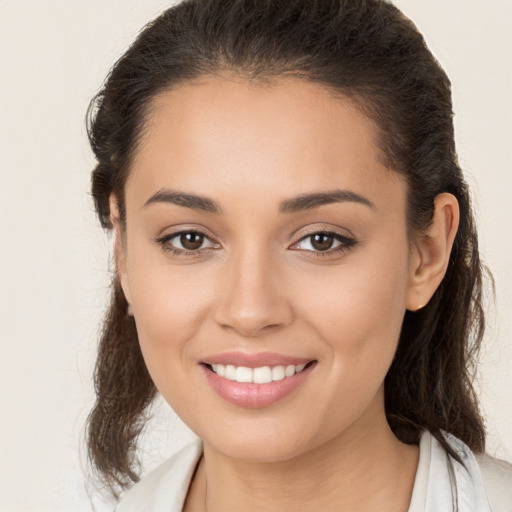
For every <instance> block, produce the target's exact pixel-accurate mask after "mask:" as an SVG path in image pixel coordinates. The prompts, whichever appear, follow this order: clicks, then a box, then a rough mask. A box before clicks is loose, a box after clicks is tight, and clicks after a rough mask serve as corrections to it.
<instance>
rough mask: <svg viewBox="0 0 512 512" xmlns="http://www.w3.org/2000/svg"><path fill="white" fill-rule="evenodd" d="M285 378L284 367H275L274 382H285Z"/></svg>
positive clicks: (273, 370) (273, 369)
mask: <svg viewBox="0 0 512 512" xmlns="http://www.w3.org/2000/svg"><path fill="white" fill-rule="evenodd" d="M294 370H295V368H294ZM293 373H295V371H294V372H293ZM284 376H285V372H284V366H274V368H272V380H283V379H284Z"/></svg>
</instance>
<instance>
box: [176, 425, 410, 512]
mask: <svg viewBox="0 0 512 512" xmlns="http://www.w3.org/2000/svg"><path fill="white" fill-rule="evenodd" d="M418 454H419V451H418V448H417V447H411V446H408V445H405V444H403V443H401V442H400V441H398V440H397V439H396V437H395V436H394V435H393V433H392V432H391V429H390V428H389V425H388V424H387V421H386V419H385V417H384V415H382V417H379V418H378V419H377V418H374V421H371V422H368V424H367V425H366V426H365V428H361V425H359V424H358V425H357V426H354V428H351V429H349V430H348V431H346V432H343V434H341V435H339V436H337V437H336V438H334V439H332V440H330V441H329V442H328V443H325V444H323V445H322V446H319V447H316V448H314V449H312V450H310V451H308V452H307V453H303V454H301V455H300V456H299V457H295V458H293V459H291V460H286V461H279V462H272V463H261V462H251V461H243V460H238V459H233V458H230V457H225V456H224V455H222V454H220V453H218V452H216V451H215V450H213V449H212V448H211V447H210V446H208V444H206V443H205V446H204V458H203V459H202V460H201V463H200V465H199V467H198V471H197V474H196V478H195V479H194V482H193V484H192V486H191V489H190V493H189V499H188V500H187V504H186V507H185V509H184V510H185V511H193V512H198V511H203V512H220V511H226V510H244V512H253V511H258V512H263V511H269V512H270V511H275V510H301V512H317V511H318V510H322V511H323V512H330V511H332V512H334V511H336V512H341V511H353V510H357V511H359V512H366V511H368V512H370V511H371V512H374V511H375V510H379V511H381V512H385V511H386V510H390V511H391V510H392V511H394V512H399V511H402V512H406V511H407V510H408V508H409V503H410V498H411V494H412V488H413V484H414V477H415V474H416V468H417V463H418Z"/></svg>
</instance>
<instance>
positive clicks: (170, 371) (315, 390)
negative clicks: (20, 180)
mask: <svg viewBox="0 0 512 512" xmlns="http://www.w3.org/2000/svg"><path fill="white" fill-rule="evenodd" d="M91 105H92V108H91V116H90V126H89V133H90V139H91V144H92V147H93V150H94V152H95V154H96V157H97V160H98V164H97V167H96V169H95V170H94V172H93V195H94V198H95V201H96V207H97V211H98V214H99V217H100V220H101V222H102V224H103V226H104V227H105V228H107V229H111V230H113V232H114V235H115V261H116V269H117V273H116V279H115V281H114V283H113V300H112V305H111V308H110V311H109V314H108V316H107V318H106V322H105V329H104V333H103V336H102V340H101V344H100V350H99V355H98V361H97V367H96V376H95V377H96V387H97V403H96V405H95V408H94V410H93V411H92V413H91V416H90V418H89V449H90V455H91V459H92V461H93V463H94V464H95V466H96V468H97V469H98V470H99V471H100V473H101V474H102V475H103V477H104V478H105V479H106V481H107V482H108V483H109V484H110V485H111V486H112V488H113V489H115V488H119V487H121V488H126V487H128V486H129V485H130V484H131V483H132V482H136V481H137V480H138V475H137V473H136V472H135V470H134V467H135V466H136V440H137V436H138V434H139V433H140V431H141V429H142V428H143V427H144V418H145V417H144V412H145V410H146V408H147V407H148V405H149V404H150V403H151V401H152V400H153V399H154V397H155V395H156V393H157V390H158V392H159V393H161V394H162V396H163V397H164V398H165V399H166V400H167V402H168V403H169V404H170V405H171V406H172V408H173V409H174V410H175V411H176V412H177V414H178V415H179V416H180V417H181V418H182V419H183V420H184V421H185V423H186V424H187V425H188V426H189V427H190V428H192V430H193V431H194V432H195V433H196V434H197V435H198V441H197V442H195V443H193V444H192V445H190V446H187V447H186V448H185V449H184V450H183V451H181V452H180V453H179V454H177V455H176V456H175V457H173V458H172V459H170V460H169V461H168V462H167V463H165V464H164V465H162V466H161V467H159V468H157V469H156V470H155V471H154V472H153V473H151V474H150V475H148V477H146V478H145V479H144V480H142V481H141V482H140V483H139V484H137V485H135V486H134V488H133V489H132V490H131V491H129V492H128V493H127V494H126V496H125V497H124V498H123V500H122V501H121V504H120V507H119V511H121V512H126V511H132V510H133V511H141V510H148V511H163V510H166V511H169V510H172V511H175V510H176V511H180V510H183V511H186V512H190V511H194V512H195V511H208V512H212V511H227V510H244V511H252V510H298V509H301V510H308V511H309V510H311V511H318V510H322V511H330V510H332V511H340V510H347V511H354V510H357V511H360V512H364V511H374V510H379V511H386V510H390V511H391V510H392V511H410V512H416V511H419V510H428V511H432V512H434V511H435V512H444V511H448V510H450V511H451V510H460V511H466V510H467V511H470V510H471V511H478V512H480V511H482V512H483V511H486V512H487V511H490V510H493V511H501V510H509V509H510V508H511V507H512V497H511V496H510V488H511V486H510V485H509V484H510V482H512V469H511V467H510V466H509V465H508V464H506V463H503V462H501V461H496V460H493V459H491V458H489V457H487V456H485V455H483V453H484V448H485V431H484V427H483V423H482V419H481V416H480V413H479V409H478V403H477V399H476V396H475V393H474V391H473V388H472V369H473V362H474V356H475V354H476V353H477V351H478V347H479V344H480V341H481V338H482V335H483V328H484V315H483V311H482V306H481V288H482V269H481V264H480V261H479V253H478V244H477V235H476V230H475V226H474V221H473V216H472V212H471V206H470V202H469V196H468V190H467V186H466V183H465V181H464V178H463V176H462V172H461V170H460V167H459V165H458V163H457V158H456V152H455V147H454V139H453V124H452V107H451V95H450V84H449V80H448V78H447V77H446V75H445V74H444V72H443V71H442V69H441V68H440V66H439V64H438V63H437V62H436V61H435V59H434V57H433V56H432V55H431V53H430V52H429V50H428V49H427V48H426V46H425V44H424V41H423V39H422V37H421V35H420V34H419V33H418V32H417V30H416V29H415V27H414V26H413V25H412V23H411V22H410V21H409V20H407V19H406V18H405V17H404V16H403V15H402V14H401V13H400V12H399V11H398V10H397V9H396V8H395V7H393V6H392V5H391V4H389V3H387V2H383V1H378V0H365V1H361V2H353V1H348V0H333V1H320V0H318V1H312V0H291V1H287V2H281V1H278V0H251V1H249V0H229V1H226V0H186V1H184V2H182V3H180V4H178V5H177V6H175V7H173V8H171V9H169V10H168V11H166V12H165V13H164V14H162V15H161V16H160V17H159V18H157V19H156V20H155V21H153V22H152V23H151V24H150V25H148V27H146V28H145V29H144V31H143V32H142V33H141V34H140V35H139V37H138V38H137V40H136V41H135V43H134V44H133V45H132V47H131V48H130V49H129V50H128V51H127V52H126V54H125V55H124V56H123V57H122V58H121V59H120V60H119V61H118V63H117V64H116V65H115V66H114V68H113V70H112V72H111V74H110V75H109V77H108V79H107V82H106V84H105V86H104V88H103V89H102V90H101V91H100V93H99V94H98V96H97V97H96V98H95V100H94V102H93V103H92V104H91ZM507 493H508V494H507Z"/></svg>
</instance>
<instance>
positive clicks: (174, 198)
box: [143, 189, 222, 215]
mask: <svg viewBox="0 0 512 512" xmlns="http://www.w3.org/2000/svg"><path fill="white" fill-rule="evenodd" d="M154 203H171V204H176V205H178V206H184V207H186V208H191V209H192V210H198V211H202V212H208V213H215V214H217V215H220V214H222V208H221V207H220V205H219V204H218V203H216V202H215V201H213V200H212V199H209V198H207V197H203V196H198V195H195V194H186V193H185V192H177V191H174V190H169V189H162V190H159V191H158V192H156V193H155V194H153V195H152V196H151V197H150V198H149V199H148V200H147V201H146V202H145V203H144V206H143V208H146V207H147V206H149V205H151V204H154Z"/></svg>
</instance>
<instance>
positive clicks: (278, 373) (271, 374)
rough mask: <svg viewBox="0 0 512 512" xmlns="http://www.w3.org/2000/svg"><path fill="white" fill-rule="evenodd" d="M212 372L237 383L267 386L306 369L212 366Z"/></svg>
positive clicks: (303, 366)
mask: <svg viewBox="0 0 512 512" xmlns="http://www.w3.org/2000/svg"><path fill="white" fill-rule="evenodd" d="M211 367H212V370H213V371H214V372H215V373H216V374H217V375H219V376H220V377H224V378H226V379H228V380H236V381H237V382H251V383H255V384H268V383H269V382H277V381H279V380H283V379H284V378H285V377H292V376H293V375H295V374H296V373H300V372H301V371H302V370H304V368H305V367H306V365H305V364H298V365H296V366H295V365H293V364H289V365H288V366H282V365H281V366H273V367H270V366H261V367H259V368H247V367H246V366H234V365H232V364H227V365H223V364H212V365H211Z"/></svg>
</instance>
